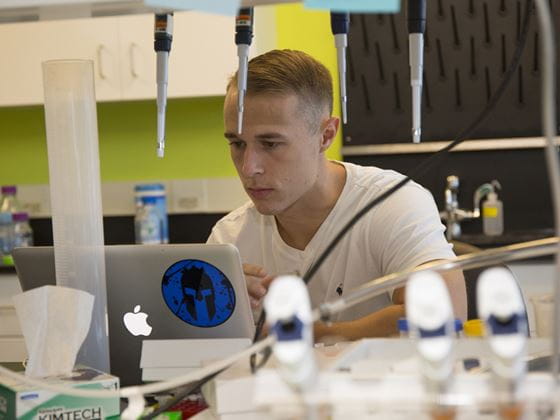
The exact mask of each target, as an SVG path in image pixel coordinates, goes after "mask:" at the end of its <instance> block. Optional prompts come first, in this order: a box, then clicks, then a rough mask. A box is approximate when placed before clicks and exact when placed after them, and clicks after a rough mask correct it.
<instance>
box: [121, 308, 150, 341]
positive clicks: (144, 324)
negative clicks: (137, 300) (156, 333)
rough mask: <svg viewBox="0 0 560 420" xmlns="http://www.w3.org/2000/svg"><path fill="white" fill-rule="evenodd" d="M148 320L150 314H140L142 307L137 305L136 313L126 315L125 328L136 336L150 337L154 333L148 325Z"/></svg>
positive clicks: (124, 319)
mask: <svg viewBox="0 0 560 420" xmlns="http://www.w3.org/2000/svg"><path fill="white" fill-rule="evenodd" d="M146 318H148V314H146V313H144V312H140V305H136V306H135V307H134V313H132V312H127V313H126V314H124V317H123V321H124V326H125V327H126V329H127V330H128V331H129V332H130V333H131V334H132V335H134V336H137V335H145V336H148V335H150V334H151V333H152V327H151V326H150V325H149V324H148V321H146Z"/></svg>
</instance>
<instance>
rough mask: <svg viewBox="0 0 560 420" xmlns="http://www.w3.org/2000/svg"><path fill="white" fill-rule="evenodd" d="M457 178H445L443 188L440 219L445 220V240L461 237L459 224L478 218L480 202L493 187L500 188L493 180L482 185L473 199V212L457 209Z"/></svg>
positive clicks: (453, 176)
mask: <svg viewBox="0 0 560 420" xmlns="http://www.w3.org/2000/svg"><path fill="white" fill-rule="evenodd" d="M459 185H460V182H459V177H458V176H456V175H449V176H448V177H447V187H446V188H445V210H444V211H442V212H440V214H439V215H440V217H441V219H442V220H445V223H446V225H447V229H446V231H445V235H446V237H447V240H448V241H450V240H451V239H453V238H457V237H459V236H461V222H462V221H464V220H472V219H477V218H479V217H480V200H482V198H483V197H484V196H485V195H486V194H488V193H489V192H491V191H493V189H494V187H498V188H500V183H499V182H498V181H496V180H493V181H492V182H491V183H485V184H482V185H481V186H480V187H478V188H477V189H476V191H475V193H474V197H473V210H472V211H471V210H466V209H461V208H459V200H458V198H457V196H458V194H459Z"/></svg>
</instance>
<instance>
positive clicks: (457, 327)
mask: <svg viewBox="0 0 560 420" xmlns="http://www.w3.org/2000/svg"><path fill="white" fill-rule="evenodd" d="M461 331H463V321H461V320H460V319H459V318H455V332H461Z"/></svg>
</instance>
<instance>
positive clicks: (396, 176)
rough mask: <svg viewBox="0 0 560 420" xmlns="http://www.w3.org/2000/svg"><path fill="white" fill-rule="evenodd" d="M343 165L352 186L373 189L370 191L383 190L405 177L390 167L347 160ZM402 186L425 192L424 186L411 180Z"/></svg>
mask: <svg viewBox="0 0 560 420" xmlns="http://www.w3.org/2000/svg"><path fill="white" fill-rule="evenodd" d="M344 166H345V168H346V170H347V171H348V173H349V174H350V179H351V183H352V186H353V187H355V188H358V189H367V190H373V191H372V192H378V193H379V192H383V191H385V190H387V189H388V188H390V187H392V186H393V185H395V184H396V183H398V182H400V181H402V180H403V179H404V178H405V175H403V174H401V173H400V172H397V171H394V170H392V169H382V168H378V167H376V166H361V165H356V164H353V163H348V162H344ZM404 188H406V189H409V188H413V189H420V190H422V191H425V192H427V190H426V189H425V188H424V187H422V186H421V185H420V184H418V183H416V182H414V181H412V180H411V181H409V182H407V183H406V184H405V186H404Z"/></svg>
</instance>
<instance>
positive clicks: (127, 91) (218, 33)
mask: <svg viewBox="0 0 560 420" xmlns="http://www.w3.org/2000/svg"><path fill="white" fill-rule="evenodd" d="M153 21H154V16H153V15H138V16H125V17H121V18H119V33H120V39H121V58H122V63H121V75H122V83H123V99H148V98H155V97H156V54H155V52H154V49H153V44H154V34H153V26H154V22H153ZM234 35H235V20H234V18H233V17H227V16H218V15H211V14H205V13H198V12H178V13H175V16H174V26H173V44H172V46H171V54H170V59H169V85H168V96H169V97H170V98H171V97H187V96H191V97H192V96H215V95H224V94H225V89H226V84H227V80H228V77H229V76H230V75H231V74H232V73H233V72H234V71H235V70H236V69H237V49H236V46H235V43H234Z"/></svg>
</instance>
